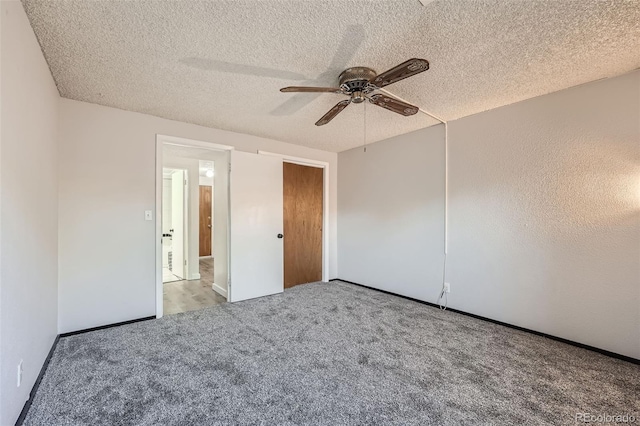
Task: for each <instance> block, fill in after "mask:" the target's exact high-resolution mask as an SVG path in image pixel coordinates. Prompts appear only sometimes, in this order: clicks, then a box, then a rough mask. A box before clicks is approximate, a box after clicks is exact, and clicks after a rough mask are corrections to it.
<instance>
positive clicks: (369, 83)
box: [280, 58, 429, 126]
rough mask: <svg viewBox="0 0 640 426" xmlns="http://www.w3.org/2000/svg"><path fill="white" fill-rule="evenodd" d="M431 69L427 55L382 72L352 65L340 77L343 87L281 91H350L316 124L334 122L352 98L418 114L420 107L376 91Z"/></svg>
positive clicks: (345, 92)
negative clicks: (425, 57) (345, 97)
mask: <svg viewBox="0 0 640 426" xmlns="http://www.w3.org/2000/svg"><path fill="white" fill-rule="evenodd" d="M428 69H429V62H428V61H427V60H426V59H418V58H413V59H409V60H408V61H405V62H403V63H401V64H400V65H397V66H395V67H393V68H391V69H390V70H387V71H385V72H383V73H382V74H376V72H375V71H374V70H372V69H371V68H367V67H352V68H347V69H346V70H344V71H342V73H341V74H340V76H339V77H338V84H339V87H307V86H289V87H283V88H282V89H280V91H281V92H307V93H319V92H321V93H336V94H338V95H347V96H349V99H345V100H343V101H340V102H338V103H337V104H336V105H335V106H334V107H333V108H331V109H330V110H329V112H327V113H326V114H325V115H324V116H322V118H321V119H320V120H318V121H317V122H316V126H323V125H325V124H327V123H328V122H330V121H331V120H332V119H333V118H334V117H335V116H336V115H338V114H339V113H340V112H342V110H343V109H345V108H346V107H347V106H348V105H349V104H350V103H351V102H353V103H354V104H359V103H362V102H364V101H365V100H368V101H369V102H371V103H372V104H374V105H377V106H379V107H382V108H386V109H388V110H389V111H393V112H395V113H397V114H401V115H404V116H409V115H414V114H415V113H417V112H418V107H417V106H415V105H411V104H408V103H406V102H403V101H401V100H399V99H396V98H394V97H393V96H389V95H388V94H386V93H373V92H374V91H376V90H378V89H381V88H383V87H385V86H388V85H390V84H393V83H395V82H397V81H400V80H404V79H405V78H408V77H412V76H414V75H416V74H419V73H421V72H423V71H426V70H428Z"/></svg>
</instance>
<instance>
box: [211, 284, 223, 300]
mask: <svg viewBox="0 0 640 426" xmlns="http://www.w3.org/2000/svg"><path fill="white" fill-rule="evenodd" d="M211 289H212V290H213V291H215V292H216V293H218V294H219V295H220V296H223V297H225V298H226V297H227V290H225V289H224V288H222V287H220V286H219V285H217V284H216V283H213V284H211Z"/></svg>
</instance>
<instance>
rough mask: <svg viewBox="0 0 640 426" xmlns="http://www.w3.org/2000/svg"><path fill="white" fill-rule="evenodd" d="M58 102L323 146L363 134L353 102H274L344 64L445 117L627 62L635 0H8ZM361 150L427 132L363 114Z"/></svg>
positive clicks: (635, 35)
mask: <svg viewBox="0 0 640 426" xmlns="http://www.w3.org/2000/svg"><path fill="white" fill-rule="evenodd" d="M23 4H24V6H25V10H26V12H27V14H28V16H29V18H30V20H31V23H32V26H33V28H34V30H35V33H36V35H37V37H38V39H39V41H40V44H41V46H42V49H43V52H44V54H45V57H46V59H47V61H48V63H49V66H50V68H51V71H52V74H53V76H54V78H55V80H56V83H57V85H58V90H59V91H60V94H61V96H63V97H65V98H70V99H75V100H80V101H86V102H92V103H97V104H101V105H107V106H112V107H116V108H121V109H125V110H130V111H136V112H141V113H146V114H151V115H156V116H160V117H164V118H169V119H173V120H179V121H184V122H189V123H195V124H199V125H204V126H209V127H215V128H220V129H224V130H231V131H235V132H241V133H247V134H252V135H257V136H262V137H268V138H272V139H277V140H282V141H285V142H291V143H295V144H300V145H306V146H310V147H313V148H319V149H324V150H329V151H343V150H346V149H349V148H352V147H355V146H358V145H361V144H362V143H363V141H364V134H363V124H364V120H363V108H364V106H363V104H360V105H350V106H349V107H348V108H347V109H346V110H345V111H344V112H343V113H341V114H340V115H339V116H338V117H337V118H336V119H334V120H333V121H332V122H331V123H330V124H329V125H326V126H324V127H316V126H314V123H315V121H316V120H318V119H319V118H320V117H321V116H322V115H323V114H324V113H325V112H326V111H328V110H329V109H330V108H331V107H332V106H333V105H335V104H336V103H337V102H338V101H340V100H342V99H343V98H342V97H341V96H339V95H332V94H323V95H315V94H299V95H294V94H285V93H280V92H279V91H278V89H279V88H281V87H284V86H287V85H335V84H336V82H337V77H338V74H339V73H340V72H341V71H342V70H343V69H344V68H347V67H349V66H356V65H362V66H369V67H372V68H374V69H375V70H376V71H378V72H382V71H384V70H386V69H388V68H390V67H392V66H394V65H396V64H398V63H400V62H402V61H404V60H406V59H408V58H410V57H423V58H426V59H428V60H429V61H430V63H431V69H430V70H429V71H427V72H425V73H423V74H421V75H418V76H415V77H413V78H410V79H408V80H405V81H402V82H399V83H396V84H394V85H392V86H389V87H388V89H389V91H390V92H392V93H394V94H396V95H398V96H400V97H402V98H404V99H406V100H408V101H410V102H412V103H415V104H416V105H418V106H419V107H421V108H423V109H425V110H427V111H430V112H433V113H435V114H436V115H439V116H441V117H443V118H444V119H446V120H453V119H456V118H460V117H464V116H467V115H471V114H475V113H478V112H481V111H485V110H488V109H492V108H496V107H499V106H502V105H506V104H510V103H514V102H518V101H521V100H524V99H528V98H531V97H535V96H539V95H542V94H546V93H550V92H554V91H557V90H561V89H564V88H567V87H571V86H575V85H577V84H581V83H585V82H589V81H593V80H597V79H600V78H604V77H610V76H614V75H618V74H622V73H624V72H627V71H630V70H632V69H635V68H638V67H640V55H639V54H638V52H640V1H593V0H576V1H570V0H564V1H555V0H554V1H473V2H472V1H444V0H439V1H436V2H433V3H430V4H428V5H427V6H426V7H423V6H421V5H420V3H419V2H418V1H417V0H415V1H414V0H405V1H338V0H333V1H284V0H283V1H269V2H267V1H264V2H258V1H216V2H213V1H189V2H157V1H144V0H140V1H130V2H124V1H84V0H81V1H67V0H62V1H56V2H51V1H48V0H23ZM366 108H367V131H366V136H367V141H368V142H374V141H377V140H382V139H386V138H389V137H392V136H395V135H399V134H403V133H407V132H410V131H413V130H416V129H419V128H423V127H427V126H430V125H433V124H436V121H435V120H433V119H431V118H429V117H428V116H426V115H424V114H417V115H415V116H412V117H401V116H398V115H396V114H393V113H391V112H389V111H386V110H383V109H381V108H378V107H376V106H374V105H367V107H366Z"/></svg>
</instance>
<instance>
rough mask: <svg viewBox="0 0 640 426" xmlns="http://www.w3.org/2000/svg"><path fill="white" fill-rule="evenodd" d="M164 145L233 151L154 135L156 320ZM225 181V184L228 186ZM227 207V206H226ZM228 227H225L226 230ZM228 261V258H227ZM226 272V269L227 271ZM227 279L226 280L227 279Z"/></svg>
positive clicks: (159, 304)
mask: <svg viewBox="0 0 640 426" xmlns="http://www.w3.org/2000/svg"><path fill="white" fill-rule="evenodd" d="M164 145H177V146H183V147H188V148H200V149H208V150H211V151H233V150H234V147H233V146H230V145H222V144H218V143H213V142H205V141H199V140H194V139H186V138H181V137H177V136H168V135H161V134H156V179H155V181H156V182H155V184H156V205H155V210H156V211H155V219H156V223H155V225H156V226H155V258H156V261H155V267H156V273H155V277H156V285H155V290H156V291H155V299H156V318H162V316H163V311H164V309H163V304H164V300H163V287H162V167H163V166H162V160H163V155H162V147H163V146H164ZM228 183H229V182H228V179H227V184H228ZM227 207H228V206H227ZM228 229H229V227H228V226H227V230H228ZM228 248H229V236H228V235H227V250H228ZM227 261H229V258H227ZM227 270H228V269H227ZM227 279H228V278H227Z"/></svg>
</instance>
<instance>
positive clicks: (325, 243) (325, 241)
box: [258, 150, 331, 281]
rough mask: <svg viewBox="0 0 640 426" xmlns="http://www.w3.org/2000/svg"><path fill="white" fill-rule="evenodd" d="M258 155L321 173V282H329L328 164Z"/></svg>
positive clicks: (274, 154) (262, 153) (265, 152)
mask: <svg viewBox="0 0 640 426" xmlns="http://www.w3.org/2000/svg"><path fill="white" fill-rule="evenodd" d="M258 154H261V155H271V156H274V157H279V158H282V161H286V162H287V163H295V164H301V165H303V166H311V167H319V168H322V169H324V173H323V188H322V192H323V194H322V195H323V212H322V221H323V222H324V223H323V225H322V281H329V235H331V233H330V232H329V163H328V162H326V161H319V160H310V159H308V158H301V157H294V156H291V155H285V154H278V153H275V152H268V151H261V150H258Z"/></svg>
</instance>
